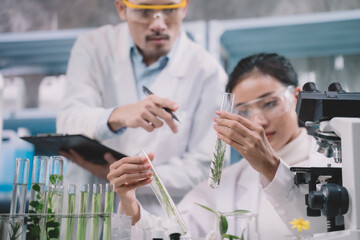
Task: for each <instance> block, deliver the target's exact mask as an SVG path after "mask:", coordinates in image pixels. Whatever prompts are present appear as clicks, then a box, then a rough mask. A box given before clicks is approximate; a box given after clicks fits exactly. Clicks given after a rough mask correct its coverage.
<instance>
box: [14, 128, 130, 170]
mask: <svg viewBox="0 0 360 240" xmlns="http://www.w3.org/2000/svg"><path fill="white" fill-rule="evenodd" d="M21 138H22V139H23V140H25V141H27V142H30V143H32V144H34V146H35V149H36V151H37V154H38V155H48V156H52V155H60V150H61V151H68V150H69V149H70V148H71V149H73V150H74V151H76V152H77V153H79V154H80V155H81V156H82V157H84V159H85V160H86V161H89V162H92V163H94V164H100V165H105V164H107V162H106V160H105V159H104V154H105V153H107V152H109V153H111V154H112V155H113V156H114V158H116V159H120V158H123V157H126V155H125V154H122V153H119V152H117V151H115V150H113V149H111V148H109V147H106V146H104V145H102V144H101V143H100V142H98V141H96V140H94V139H91V138H88V137H86V136H84V135H82V134H75V135H67V134H66V135H62V134H41V135H37V136H26V137H21Z"/></svg>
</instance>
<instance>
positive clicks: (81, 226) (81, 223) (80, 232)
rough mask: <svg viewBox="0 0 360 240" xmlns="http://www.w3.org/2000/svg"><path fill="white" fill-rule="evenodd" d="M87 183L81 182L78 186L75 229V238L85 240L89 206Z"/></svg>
mask: <svg viewBox="0 0 360 240" xmlns="http://www.w3.org/2000/svg"><path fill="white" fill-rule="evenodd" d="M89 188H90V186H89V184H83V185H81V188H80V204H79V215H80V216H79V218H78V224H77V230H76V240H85V237H86V224H87V217H86V214H87V213H88V207H89Z"/></svg>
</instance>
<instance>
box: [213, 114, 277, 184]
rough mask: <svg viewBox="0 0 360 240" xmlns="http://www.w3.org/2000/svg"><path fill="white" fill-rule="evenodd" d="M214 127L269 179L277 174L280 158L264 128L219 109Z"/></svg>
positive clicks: (218, 133)
mask: <svg viewBox="0 0 360 240" xmlns="http://www.w3.org/2000/svg"><path fill="white" fill-rule="evenodd" d="M216 114H217V115H218V116H219V117H216V118H215V119H214V121H215V124H214V129H215V130H216V131H217V135H218V137H219V138H220V139H221V140H223V141H224V142H226V143H227V144H229V145H230V146H232V147H233V148H235V149H236V150H237V151H238V152H239V153H240V154H241V155H242V156H243V157H244V158H245V159H246V160H247V161H248V162H249V163H250V165H251V166H252V167H253V168H254V169H255V170H256V171H258V172H259V173H260V174H262V175H264V176H265V177H266V178H267V179H268V180H269V181H272V179H273V178H274V176H275V173H276V170H277V168H278V166H279V163H280V159H279V158H278V157H277V156H276V154H275V151H274V150H273V149H272V147H271V146H270V143H269V141H268V140H267V138H266V134H265V131H264V128H263V127H261V126H260V125H259V124H257V123H255V122H251V121H249V120H248V119H246V118H244V117H242V116H239V115H235V114H231V113H227V112H222V111H217V112H216Z"/></svg>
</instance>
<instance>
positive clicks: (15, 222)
mask: <svg viewBox="0 0 360 240" xmlns="http://www.w3.org/2000/svg"><path fill="white" fill-rule="evenodd" d="M29 165H30V160H29V159H27V158H17V159H16V162H15V174H14V184H13V192H12V198H11V205H10V214H13V215H15V214H24V213H25V204H26V192H27V184H28V177H29ZM9 224H10V226H9V227H10V229H9V231H10V232H11V233H12V234H11V237H12V239H22V237H23V236H22V233H23V226H24V221H23V219H20V220H19V219H17V218H16V217H10V219H9Z"/></svg>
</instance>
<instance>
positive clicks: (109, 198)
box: [103, 183, 115, 240]
mask: <svg viewBox="0 0 360 240" xmlns="http://www.w3.org/2000/svg"><path fill="white" fill-rule="evenodd" d="M114 191H115V186H114V184H112V183H107V184H106V186H105V207H104V213H105V216H104V229H103V240H110V239H111V213H113V212H114Z"/></svg>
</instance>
